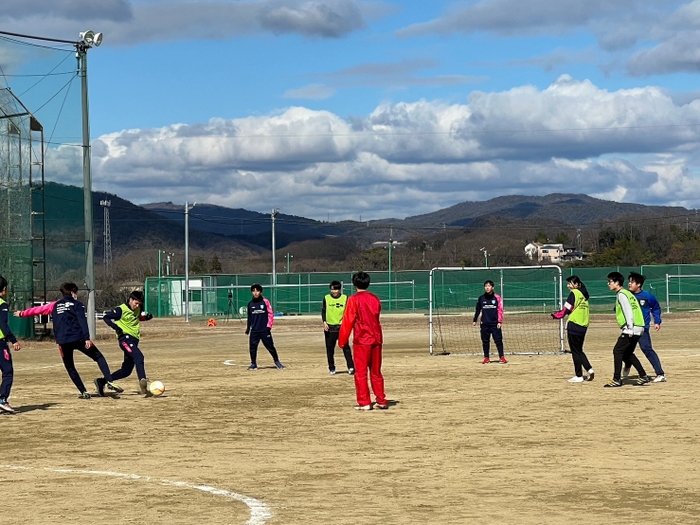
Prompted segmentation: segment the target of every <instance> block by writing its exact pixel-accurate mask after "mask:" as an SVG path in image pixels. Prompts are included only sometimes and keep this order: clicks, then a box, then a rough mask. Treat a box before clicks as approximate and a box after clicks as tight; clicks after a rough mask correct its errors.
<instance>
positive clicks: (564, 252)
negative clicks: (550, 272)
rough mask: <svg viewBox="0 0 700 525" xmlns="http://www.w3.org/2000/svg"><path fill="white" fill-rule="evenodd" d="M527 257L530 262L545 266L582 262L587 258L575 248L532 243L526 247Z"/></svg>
mask: <svg viewBox="0 0 700 525" xmlns="http://www.w3.org/2000/svg"><path fill="white" fill-rule="evenodd" d="M525 255H527V257H528V259H530V260H537V262H539V263H545V264H560V263H565V262H572V261H581V260H583V259H584V257H585V255H584V253H583V252H580V251H578V250H577V249H576V247H575V246H569V245H565V244H554V243H546V244H544V243H541V242H531V243H529V244H528V245H527V246H525Z"/></svg>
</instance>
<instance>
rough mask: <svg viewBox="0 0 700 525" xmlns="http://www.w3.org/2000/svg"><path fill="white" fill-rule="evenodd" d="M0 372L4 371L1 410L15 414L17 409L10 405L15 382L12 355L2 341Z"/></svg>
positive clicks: (0, 397) (0, 385)
mask: <svg viewBox="0 0 700 525" xmlns="http://www.w3.org/2000/svg"><path fill="white" fill-rule="evenodd" d="M0 370H1V371H2V383H0V410H2V411H3V412H9V413H10V414H14V413H15V409H14V408H12V406H11V405H10V403H9V401H8V400H9V399H10V391H11V390H12V382H13V380H14V367H13V366H12V354H11V353H10V347H9V346H7V342H6V341H4V340H3V341H0Z"/></svg>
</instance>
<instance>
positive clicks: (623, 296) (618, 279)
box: [603, 272, 651, 388]
mask: <svg viewBox="0 0 700 525" xmlns="http://www.w3.org/2000/svg"><path fill="white" fill-rule="evenodd" d="M624 282H625V278H624V277H623V276H622V274H621V273H620V272H611V273H609V274H608V288H609V289H610V291H611V292H615V293H616V294H617V300H616V301H615V317H616V318H617V325H618V326H619V327H620V329H621V330H622V333H621V334H620V337H618V338H617V343H615V347H614V348H613V359H614V362H615V369H614V372H613V378H612V379H611V380H610V381H609V382H608V383H606V384H605V385H603V386H604V387H605V388H617V387H621V386H622V377H621V374H622V363H623V361H624V362H625V363H629V364H630V365H632V366H633V367H634V368H635V369H636V370H637V372H638V373H639V379H638V380H637V381H636V382H635V383H634V384H635V385H636V386H642V385H646V384H647V383H649V382H650V381H651V380H650V379H649V378H648V377H647V373H646V372H645V371H644V367H642V363H640V362H639V359H637V356H636V355H634V349H635V347H636V346H637V343H638V342H639V338H640V337H641V336H642V334H643V333H644V316H643V315H642V309H641V307H640V306H639V302H638V301H637V299H636V298H635V297H634V294H633V293H632V292H630V291H629V290H625V289H624V288H623V286H622V285H623V283H624Z"/></svg>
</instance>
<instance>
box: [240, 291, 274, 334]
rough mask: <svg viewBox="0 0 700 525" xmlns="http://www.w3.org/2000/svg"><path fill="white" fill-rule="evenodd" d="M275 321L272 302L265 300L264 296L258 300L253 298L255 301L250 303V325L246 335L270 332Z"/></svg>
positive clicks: (247, 327)
mask: <svg viewBox="0 0 700 525" xmlns="http://www.w3.org/2000/svg"><path fill="white" fill-rule="evenodd" d="M274 320H275V318H274V312H273V311H272V305H271V304H270V301H268V300H267V299H265V298H264V297H263V296H262V295H261V296H260V297H258V298H257V299H255V298H253V300H252V301H250V302H249V303H248V323H247V326H246V329H245V333H246V334H247V333H250V332H259V333H264V332H268V331H269V330H270V328H272V323H274Z"/></svg>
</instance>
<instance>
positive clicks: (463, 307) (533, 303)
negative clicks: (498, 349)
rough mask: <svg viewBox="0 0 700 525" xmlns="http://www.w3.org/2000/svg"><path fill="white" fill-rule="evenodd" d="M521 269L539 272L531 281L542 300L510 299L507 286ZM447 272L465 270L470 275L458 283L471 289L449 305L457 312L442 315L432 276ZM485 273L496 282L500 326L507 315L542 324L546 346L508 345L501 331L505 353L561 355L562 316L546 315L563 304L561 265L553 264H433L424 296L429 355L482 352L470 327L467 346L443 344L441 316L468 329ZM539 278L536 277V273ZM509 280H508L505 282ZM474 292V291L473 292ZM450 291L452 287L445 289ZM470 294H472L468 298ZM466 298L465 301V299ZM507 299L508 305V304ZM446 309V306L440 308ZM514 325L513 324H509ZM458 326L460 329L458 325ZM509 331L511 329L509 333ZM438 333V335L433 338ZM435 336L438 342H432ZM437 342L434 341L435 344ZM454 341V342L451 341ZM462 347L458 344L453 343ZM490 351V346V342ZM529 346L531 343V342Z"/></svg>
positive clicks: (477, 353)
mask: <svg viewBox="0 0 700 525" xmlns="http://www.w3.org/2000/svg"><path fill="white" fill-rule="evenodd" d="M521 271H522V272H523V274H525V275H527V272H530V276H531V277H532V275H534V274H533V273H532V272H538V271H542V273H543V275H542V277H541V280H539V281H536V280H533V281H532V282H533V283H537V284H539V285H540V287H541V289H542V290H544V292H542V291H540V294H542V293H544V294H545V295H546V299H547V300H546V301H544V302H540V301H541V300H542V297H541V296H539V297H536V298H522V297H521V298H514V297H513V298H511V297H509V293H510V289H509V288H510V287H511V286H514V284H515V279H514V276H515V275H518V272H521ZM451 272H465V273H466V275H473V276H474V277H473V278H471V279H467V280H466V281H465V282H463V283H461V286H469V288H470V290H471V296H469V297H465V300H462V303H461V304H459V305H458V306H457V307H453V310H455V309H457V310H459V311H457V312H455V311H450V312H448V313H445V314H441V312H440V306H439V304H438V301H437V300H436V290H437V289H438V288H437V285H436V276H437V275H440V274H442V275H443V278H442V280H443V281H444V275H446V274H448V273H451ZM486 275H488V277H487V279H490V280H493V281H494V284H495V285H496V293H497V294H499V295H500V296H501V298H502V300H503V305H504V315H505V319H504V327H506V330H507V329H508V327H509V324H510V323H509V317H510V319H516V316H519V317H520V319H519V320H520V323H519V324H520V325H525V326H527V323H528V320H529V319H531V320H534V321H536V322H537V323H538V325H539V326H541V327H542V330H545V331H546V334H547V343H546V344H548V345H549V346H548V347H546V348H534V347H532V348H518V347H516V348H512V347H511V348H510V349H509V341H508V333H507V331H506V330H504V344H505V347H506V348H505V351H506V352H505V353H506V354H509V355H541V354H561V353H563V352H565V344H564V323H565V321H564V320H563V319H560V320H558V321H554V320H552V319H551V318H549V313H551V312H552V311H554V310H560V309H561V308H562V307H563V304H564V299H565V298H564V297H563V294H564V285H563V272H562V269H561V267H559V266H557V265H554V264H552V265H536V266H492V267H436V268H433V269H431V270H430V278H429V297H428V305H429V306H428V325H429V333H430V348H429V350H430V355H433V356H434V355H480V354H481V353H482V348H481V342H480V338H479V339H478V344H477V343H475V340H474V338H476V337H477V336H476V333H477V332H478V328H477V329H474V330H472V333H471V334H470V335H469V343H470V346H471V348H464V347H459V348H458V347H455V348H452V347H449V348H447V347H446V338H445V337H444V335H443V332H442V330H443V323H442V322H441V319H442V320H444V319H445V318H447V317H449V318H450V323H446V324H451V325H452V326H455V325H458V326H460V327H464V326H466V324H468V325H469V326H470V329H471V325H472V316H473V312H474V304H475V303H476V299H477V298H478V297H479V296H480V295H481V294H482V293H483V283H484V281H485V280H486V279H485V278H484V276H486ZM538 277H539V276H538ZM509 280H510V281H509ZM440 286H441V287H442V289H441V293H442V294H443V295H444V294H445V290H444V288H445V285H444V284H441V285H440ZM477 291H478V294H477ZM449 293H450V294H451V293H452V290H451V289H450V290H449ZM472 296H473V297H472ZM467 300H468V301H469V302H467ZM518 301H520V302H521V303H522V304H523V305H525V304H526V303H528V305H527V306H520V307H517V306H515V307H514V306H513V305H514V304H515V303H516V302H518ZM509 302H510V305H509ZM444 309H445V310H447V309H446V308H444ZM513 326H515V325H513ZM460 329H461V328H460ZM465 333H466V330H465ZM511 333H513V332H511ZM436 336H438V337H436ZM436 339H439V341H436ZM436 343H438V344H436ZM453 344H454V343H453ZM456 346H462V345H456ZM491 346H492V351H493V350H495V348H493V343H492V345H491ZM530 346H533V345H532V344H531V345H530Z"/></svg>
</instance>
